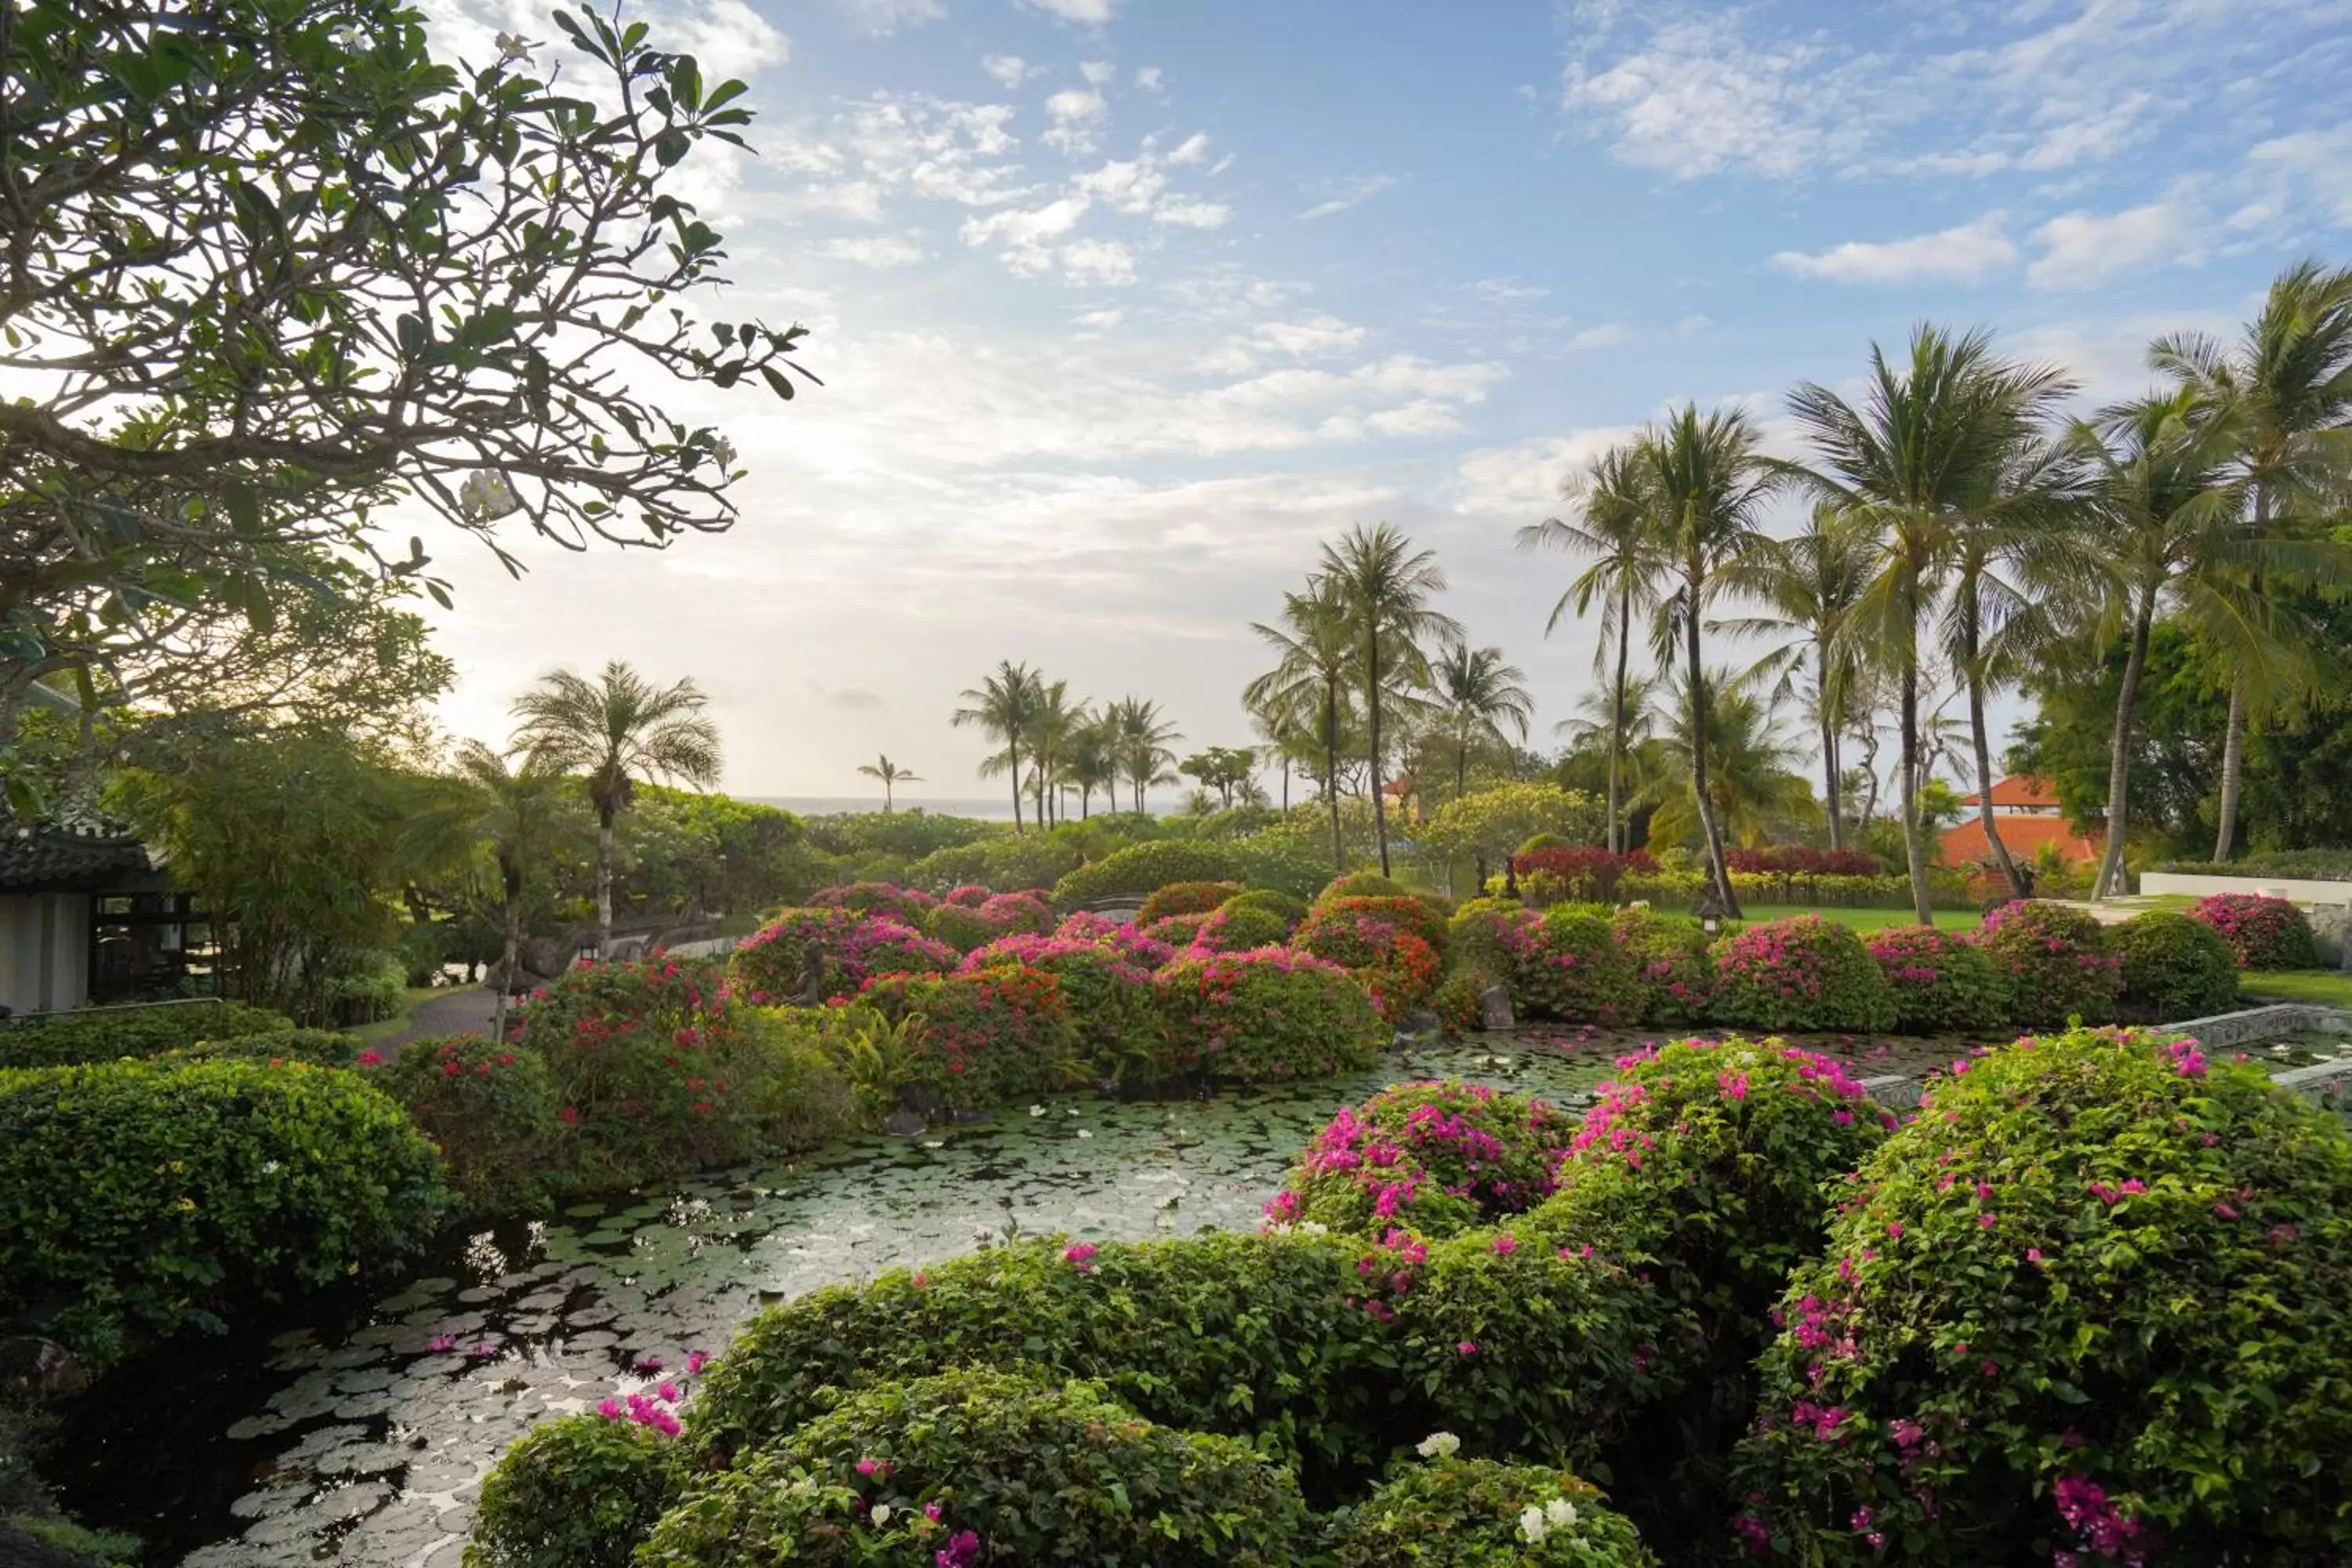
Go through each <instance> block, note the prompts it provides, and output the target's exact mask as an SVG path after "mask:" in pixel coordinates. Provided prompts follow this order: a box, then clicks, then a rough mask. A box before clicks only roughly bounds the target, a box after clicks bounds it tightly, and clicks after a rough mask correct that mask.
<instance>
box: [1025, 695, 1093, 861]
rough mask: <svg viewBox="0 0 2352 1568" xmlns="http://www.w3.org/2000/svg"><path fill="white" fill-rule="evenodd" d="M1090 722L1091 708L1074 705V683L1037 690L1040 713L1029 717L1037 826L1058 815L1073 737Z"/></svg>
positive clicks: (1031, 773)
mask: <svg viewBox="0 0 2352 1568" xmlns="http://www.w3.org/2000/svg"><path fill="white" fill-rule="evenodd" d="M1086 721H1087V707H1086V704H1085V703H1084V702H1083V701H1081V702H1079V703H1077V704H1076V706H1073V705H1072V704H1071V702H1070V683H1069V682H1068V681H1066V680H1049V681H1045V682H1044V683H1042V684H1041V685H1040V686H1039V687H1038V689H1037V707H1036V711H1035V712H1034V713H1032V714H1031V715H1030V717H1029V729H1028V735H1027V739H1028V742H1029V757H1030V768H1029V772H1030V792H1031V794H1032V795H1034V797H1035V798H1036V801H1037V824H1038V826H1041V827H1043V826H1049V825H1050V820H1051V818H1052V817H1054V816H1056V815H1058V813H1057V812H1056V811H1055V807H1056V806H1057V805H1058V804H1059V802H1060V790H1061V770H1062V764H1063V762H1064V761H1065V758H1066V752H1067V751H1068V749H1069V744H1070V737H1071V736H1072V735H1073V734H1075V733H1076V731H1077V730H1078V729H1079V727H1080V726H1081V725H1083V724H1085V722H1086Z"/></svg>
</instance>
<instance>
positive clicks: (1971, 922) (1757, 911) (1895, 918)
mask: <svg viewBox="0 0 2352 1568" xmlns="http://www.w3.org/2000/svg"><path fill="white" fill-rule="evenodd" d="M1740 912H1741V913H1742V914H1744V915H1746V916H1747V917H1748V920H1750V921H1777V920H1786V919H1787V918H1788V917H1789V916H1790V915H1819V916H1821V917H1822V919H1823V920H1825V921H1835V922H1837V923H1838V924H1839V925H1842V926H1852V927H1853V929H1854V930H1856V931H1879V930H1882V929H1884V928H1885V927H1887V926H1894V925H1906V926H1907V925H1909V924H1911V923H1912V921H1913V920H1914V919H1915V918H1916V917H1915V916H1913V914H1912V913H1911V911H1910V910H1816V909H1807V908H1804V907H1802V906H1801V905H1797V904H1749V905H1747V906H1746V907H1745V908H1744V909H1742V910H1741V911H1740ZM1935 914H1936V925H1937V929H1939V930H1942V931H1974V930H1976V929H1977V925H1978V923H1979V916H1978V915H1977V912H1976V911H1975V910H1936V911H1935Z"/></svg>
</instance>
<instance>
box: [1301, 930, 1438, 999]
mask: <svg viewBox="0 0 2352 1568" xmlns="http://www.w3.org/2000/svg"><path fill="white" fill-rule="evenodd" d="M1395 904H1413V905H1415V906H1416V907H1417V908H1418V907H1421V906H1419V905H1418V903H1417V900H1412V899H1339V900H1335V901H1333V902H1331V903H1328V904H1323V905H1320V906H1318V908H1317V909H1316V910H1314V912H1313V913H1311V914H1309V915H1308V916H1307V919H1306V920H1304V921H1301V922H1300V923H1299V927H1298V930H1297V931H1295V932H1294V933H1292V936H1291V939H1290V945H1291V946H1292V947H1293V948H1294V949H1296V950H1297V952H1304V953H1310V954H1312V955H1313V956H1315V957H1317V958H1319V959H1322V960H1324V961H1325V962H1327V963H1336V964H1338V965H1339V967H1340V968H1342V969H1344V970H1346V971H1347V972H1348V973H1350V974H1352V975H1354V976H1355V977H1356V981H1357V984H1360V985H1361V986H1363V987H1364V989H1365V991H1366V992H1367V993H1369V994H1370V996H1371V998H1372V1004H1373V1005H1374V1006H1376V1007H1378V1008H1379V1009H1380V1013H1381V1016H1382V1017H1384V1018H1387V1019H1389V1020H1390V1021H1391V1022H1393V1021H1395V1020H1396V1019H1398V1018H1400V1017H1402V1016H1404V1014H1405V1013H1406V1012H1408V1011H1410V1010H1411V1009H1412V1008H1414V1007H1418V1006H1419V1005H1422V1003H1423V1002H1425V1001H1427V1000H1428V999H1429V996H1430V994H1432V993H1433V992H1434V991H1435V990H1436V989H1437V980H1438V973H1439V970H1440V968H1441V967H1442V965H1441V962H1440V960H1439V958H1438V954H1437V950H1436V949H1435V948H1433V947H1432V946H1431V945H1430V943H1429V942H1427V941H1426V940H1425V939H1424V938H1423V937H1422V936H1420V935H1419V934H1417V933H1416V932H1415V931H1412V929H1410V928H1409V927H1407V926H1405V925H1403V924H1402V923H1400V922H1399V921H1397V920H1396V919H1395V918H1394V911H1393V910H1390V909H1385V908H1379V909H1374V908H1366V907H1365V906H1367V905H1383V906H1384V905H1395ZM1440 929H1441V931H1442V929H1443V926H1442V922H1441V925H1440Z"/></svg>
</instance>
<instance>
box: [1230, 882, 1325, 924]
mask: <svg viewBox="0 0 2352 1568" xmlns="http://www.w3.org/2000/svg"><path fill="white" fill-rule="evenodd" d="M1236 904H1239V905H1240V906H1241V907H1242V908H1244V909H1245V910H1265V912H1266V913H1268V914H1271V915H1274V916H1276V918H1278V919H1279V920H1280V921H1282V923H1283V926H1284V929H1285V930H1288V929H1289V928H1291V927H1293V926H1296V925H1297V923H1298V922H1299V921H1303V920H1305V919H1306V918H1307V900H1304V899H1297V898H1293V897H1292V896H1291V895H1290V894H1288V893H1286V892H1284V891H1283V890H1282V889H1279V888H1244V889H1242V890H1241V891H1240V892H1238V893H1236V894H1234V896H1233V897H1232V898H1230V899H1227V900H1225V901H1224V902H1223V904H1220V905H1219V906H1217V907H1218V908H1220V909H1231V908H1233V907H1234V905H1236Z"/></svg>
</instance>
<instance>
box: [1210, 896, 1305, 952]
mask: <svg viewBox="0 0 2352 1568" xmlns="http://www.w3.org/2000/svg"><path fill="white" fill-rule="evenodd" d="M1289 940H1290V922H1289V921H1286V920H1285V919H1284V918H1283V917H1282V914H1281V911H1280V910H1276V909H1274V908H1272V907H1271V906H1269V905H1266V904H1256V903H1251V902H1249V901H1247V900H1246V899H1234V900H1229V901H1227V902H1226V903H1225V904H1223V905H1222V906H1221V907H1219V908H1218V909H1216V910H1213V911H1212V912H1211V913H1210V914H1209V915H1208V916H1207V917H1206V918H1205V919H1203V920H1202V921H1201V927H1200V929H1199V930H1198V931H1194V932H1193V933H1192V945H1194V946H1195V947H1201V948H1205V949H1207V950H1208V951H1209V952H1249V951H1250V950H1251V949H1252V948H1257V947H1280V946H1281V945H1282V944H1283V943H1284V942H1287V941H1289Z"/></svg>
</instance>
